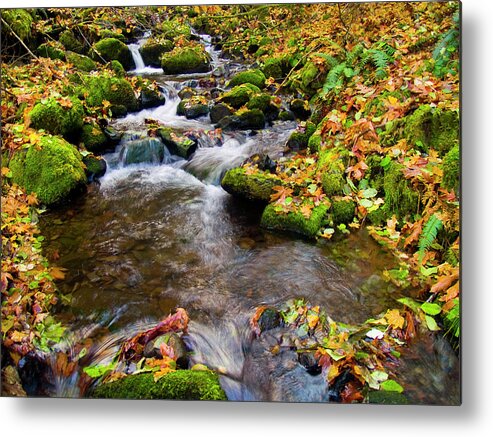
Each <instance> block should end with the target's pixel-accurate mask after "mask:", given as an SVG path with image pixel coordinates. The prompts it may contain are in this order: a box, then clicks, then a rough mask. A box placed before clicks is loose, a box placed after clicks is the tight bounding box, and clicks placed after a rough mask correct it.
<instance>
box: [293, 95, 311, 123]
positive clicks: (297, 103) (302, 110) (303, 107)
mask: <svg viewBox="0 0 493 437" xmlns="http://www.w3.org/2000/svg"><path fill="white" fill-rule="evenodd" d="M289 109H290V110H291V111H292V112H293V114H294V115H295V116H296V118H299V119H300V120H307V119H308V117H310V115H311V113H312V111H311V109H310V105H309V103H308V101H307V100H302V99H293V100H292V101H291V102H290V103H289Z"/></svg>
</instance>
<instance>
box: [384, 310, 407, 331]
mask: <svg viewBox="0 0 493 437" xmlns="http://www.w3.org/2000/svg"><path fill="white" fill-rule="evenodd" d="M385 318H386V319H387V321H388V322H389V325H390V326H392V328H395V329H402V328H403V327H404V317H402V316H401V314H400V312H399V310H397V309H394V310H388V311H387V314H385Z"/></svg>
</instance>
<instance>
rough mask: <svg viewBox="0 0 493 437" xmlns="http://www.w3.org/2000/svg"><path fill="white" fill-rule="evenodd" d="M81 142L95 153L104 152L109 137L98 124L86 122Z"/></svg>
mask: <svg viewBox="0 0 493 437" xmlns="http://www.w3.org/2000/svg"><path fill="white" fill-rule="evenodd" d="M80 140H81V142H82V143H84V146H85V148H86V149H87V150H89V151H90V152H93V153H102V152H103V151H104V150H105V148H106V146H107V144H108V139H107V138H106V135H105V134H104V132H103V131H102V130H101V128H100V127H99V126H98V125H97V124H94V123H92V124H85V125H84V126H82V133H81V138H80Z"/></svg>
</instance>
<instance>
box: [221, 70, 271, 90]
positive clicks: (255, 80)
mask: <svg viewBox="0 0 493 437" xmlns="http://www.w3.org/2000/svg"><path fill="white" fill-rule="evenodd" d="M244 83H250V84H252V85H255V86H257V87H259V88H263V87H264V86H265V75H264V73H263V72H262V71H261V70H258V69H252V70H246V71H240V72H239V73H236V74H235V75H234V76H233V77H232V78H231V80H230V81H229V86H230V87H234V86H237V85H242V84H244Z"/></svg>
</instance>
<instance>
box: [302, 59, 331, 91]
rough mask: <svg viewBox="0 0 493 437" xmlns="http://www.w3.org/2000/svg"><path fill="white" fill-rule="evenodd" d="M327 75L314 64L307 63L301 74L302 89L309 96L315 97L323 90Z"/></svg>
mask: <svg viewBox="0 0 493 437" xmlns="http://www.w3.org/2000/svg"><path fill="white" fill-rule="evenodd" d="M326 75H327V73H326V72H323V71H320V70H319V69H318V67H317V66H316V65H315V64H314V63H313V62H307V63H306V64H305V65H304V66H303V68H302V69H301V70H300V72H299V77H300V79H301V89H302V90H303V91H304V92H305V93H307V94H308V95H310V96H311V95H313V94H315V92H316V91H317V90H318V89H320V88H322V86H323V84H324V81H325V77H326Z"/></svg>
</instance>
